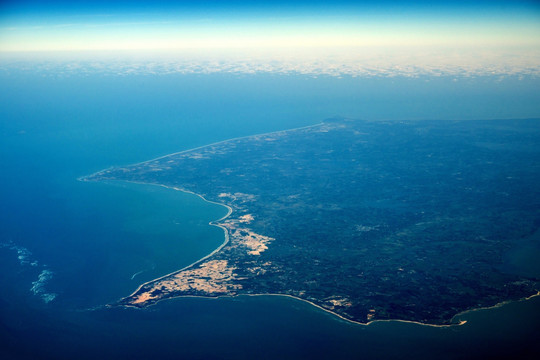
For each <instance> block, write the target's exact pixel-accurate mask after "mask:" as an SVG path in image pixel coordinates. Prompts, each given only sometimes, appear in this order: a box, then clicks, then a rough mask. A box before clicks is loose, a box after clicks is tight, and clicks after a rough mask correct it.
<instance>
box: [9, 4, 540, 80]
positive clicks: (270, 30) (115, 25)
mask: <svg viewBox="0 0 540 360" xmlns="http://www.w3.org/2000/svg"><path fill="white" fill-rule="evenodd" d="M0 14H1V15H0V54H4V55H6V54H13V53H19V54H20V53H21V52H23V53H26V54H32V56H38V57H39V56H40V55H39V54H45V53H46V52H47V53H50V52H51V51H52V52H58V51H61V52H62V54H67V53H75V52H78V53H81V52H82V54H87V55H88V56H90V55H91V54H93V53H96V52H98V51H100V52H103V51H105V52H107V51H117V50H130V51H132V52H138V53H140V54H145V55H148V54H151V53H159V54H163V53H172V54H178V53H186V54H187V53H190V52H197V51H199V52H205V51H206V52H208V51H213V52H217V53H219V54H221V55H222V56H224V57H226V56H234V55H237V54H244V55H246V54H247V55H246V56H253V55H254V54H265V55H264V56H266V57H271V58H273V59H277V60H282V59H283V58H284V57H287V56H291V55H295V56H296V57H297V58H298V57H300V58H301V57H302V56H304V57H305V58H306V59H307V58H309V59H312V60H313V59H314V58H323V57H328V56H329V54H334V55H336V54H337V55H339V56H342V55H347V56H344V57H343V59H348V60H343V61H344V62H345V61H349V62H351V61H352V62H354V61H355V59H357V60H358V61H360V60H362V61H367V60H366V58H373V57H376V58H378V59H382V58H384V56H385V54H386V55H387V56H390V57H391V58H392V64H393V65H388V66H399V65H400V63H401V64H402V65H403V66H410V65H411V64H414V63H417V62H418V61H419V60H417V59H415V58H414V56H412V55H413V54H422V56H421V58H422V61H423V62H424V63H426V64H427V63H437V62H441V61H442V62H446V63H449V64H450V65H452V64H454V65H456V66H465V67H467V66H474V63H475V62H476V63H479V64H480V65H481V66H484V67H485V66H486V65H485V64H486V62H488V63H490V64H491V65H494V64H495V65H497V64H499V67H500V68H503V67H512V66H517V65H516V64H518V63H519V64H520V65H519V67H520V68H522V69H525V68H527V69H529V70H530V69H531V68H538V67H539V66H540V61H539V59H540V2H537V1H442V2H436V5H433V4H432V1H415V2H411V1H385V0H379V1H351V2H347V1H271V2H270V1H197V2H182V1H180V2H178V1H152V2H149V1H116V2H111V1H99V0H98V1H96V0H94V1H82V2H76V3H74V2H72V1H46V2H43V1H25V0H17V1H3V2H1V5H0ZM36 52H37V53H36ZM428 53H429V55H428ZM36 54H37V55H36ZM306 54H307V55H306ZM445 54H448V56H446V55H445ZM337 55H336V56H337ZM443 58H445V59H443ZM400 59H401V60H400ZM334 60H335V57H334ZM377 61H379V60H377Z"/></svg>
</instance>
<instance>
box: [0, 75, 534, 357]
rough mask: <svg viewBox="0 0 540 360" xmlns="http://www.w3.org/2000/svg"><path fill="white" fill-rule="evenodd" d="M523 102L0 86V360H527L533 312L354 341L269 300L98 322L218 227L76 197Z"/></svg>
mask: <svg viewBox="0 0 540 360" xmlns="http://www.w3.org/2000/svg"><path fill="white" fill-rule="evenodd" d="M538 85H539V83H538V80H534V79H524V80H519V79H517V78H507V79H490V78H477V79H458V80H457V81H454V79H449V78H432V79H397V78H396V79H391V78H386V79H375V78H371V79H368V78H366V79H354V78H343V79H338V78H330V77H328V78H317V79H315V78H310V77H306V76H275V75H265V76H262V75H253V76H237V75H236V76H233V75H170V76H127V77H114V76H101V75H91V76H90V75H86V76H83V75H81V76H76V75H71V76H64V77H62V76H55V75H54V74H48V76H44V75H43V74H30V73H11V74H3V75H1V78H0V94H1V96H0V163H1V166H2V170H1V172H0V198H1V202H0V273H1V274H2V276H1V277H0V356H1V357H2V358H3V359H24V358H28V359H36V358H50V359H72V358H82V359H84V358H96V357H98V358H125V359H128V358H129V359H135V358H154V357H156V358H157V357H159V358H164V359H167V358H179V357H182V358H199V359H212V358H215V359H221V358H223V359H237V358H250V359H251V358H254V357H257V358H268V359H270V358H278V357H279V358H291V359H292V358H321V359H326V358H403V357H408V358H414V359H424V358H425V359H428V358H429V359H432V358H434V357H438V358H443V359H454V358H478V357H480V356H489V357H491V358H519V357H522V358H527V357H529V358H534V357H535V355H538V354H540V348H539V346H538V344H537V339H538V338H540V299H539V298H534V299H531V300H529V301H523V302H516V303H512V304H508V305H505V306H502V307H500V308H497V309H490V310H481V311H476V312H472V313H468V314H464V315H459V319H463V320H467V323H466V324H465V325H463V326H460V327H451V328H434V327H426V326H420V325H417V324H408V323H399V322H384V323H383V322H381V323H375V324H372V325H369V326H361V325H355V324H350V323H347V322H345V321H343V320H340V319H338V318H336V317H334V316H332V315H330V314H328V313H325V312H323V311H321V310H318V309H316V308H315V307H313V306H311V305H309V304H307V303H304V302H301V301H298V300H294V299H290V298H283V297H274V296H262V297H239V298H232V299H218V300H215V299H197V298H185V299H175V300H170V301H165V302H163V303H160V304H158V305H156V306H153V307H151V308H148V309H145V310H133V309H121V308H105V307H103V306H104V305H106V304H108V303H111V302H113V301H115V300H117V299H118V298H120V297H122V296H126V295H129V294H130V293H131V292H132V291H133V290H135V288H136V287H137V286H138V285H140V284H141V283H142V282H145V281H148V280H151V279H153V278H155V277H158V276H161V275H165V274H167V273H169V272H172V271H174V270H177V269H180V268H182V267H184V266H186V265H189V264H190V263H192V262H194V261H196V260H197V259H199V258H201V257H203V256H205V255H207V254H208V253H210V252H211V251H213V250H214V249H215V248H217V247H218V246H219V245H220V244H221V243H222V242H223V231H222V230H221V229H219V228H217V227H212V226H209V225H208V222H209V221H211V220H214V219H218V218H220V217H222V216H224V215H225V214H226V209H225V208H224V207H221V206H218V205H214V204H209V203H206V202H204V201H203V200H202V199H200V198H198V197H197V196H195V195H192V194H185V193H182V192H178V191H174V190H170V189H165V188H162V187H158V186H152V185H138V184H127V183H121V182H112V183H92V182H82V181H78V180H77V179H78V178H79V177H80V176H84V175H88V174H90V173H92V172H95V171H98V170H101V169H103V168H106V167H109V166H114V165H123V164H130V163H134V162H139V161H144V160H148V159H151V158H154V157H157V156H161V155H165V154H168V153H171V152H175V151H181V150H186V149H189V148H193V147H196V146H201V145H205V144H208V143H212V142H215V141H220V140H225V139H228V138H232V137H238V136H245V135H250V134H256V133H262V132H268V131H274V130H282V129H288V128H294V127H299V126H305V125H310V124H314V123H317V122H319V121H321V120H323V119H325V118H328V117H331V116H334V115H336V114H341V115H344V116H350V117H356V118H365V119H417V118H433V119H471V118H505V117H506V118H523V117H535V116H538V115H539V108H538V105H537V104H539V103H540V95H539V94H537V92H535V91H534V90H533V89H535V88H536V89H537V88H538ZM535 239H536V238H531V245H530V246H532V247H533V248H534V246H537V244H538V242H537V241H536V240H535ZM531 253H534V252H531V251H528V250H527V249H513V250H512V252H511V253H509V255H508V257H509V258H508V262H509V265H508V266H509V267H512V271H515V272H527V273H528V274H530V273H531V272H533V273H537V271H538V268H537V267H535V265H534V264H536V259H535V258H533V257H531V256H530V254H531ZM523 259H525V260H523ZM522 265H523V266H522Z"/></svg>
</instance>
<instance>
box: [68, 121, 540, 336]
mask: <svg viewBox="0 0 540 360" xmlns="http://www.w3.org/2000/svg"><path fill="white" fill-rule="evenodd" d="M324 124H325V123H324V122H321V123H318V124H314V125H308V126H304V127H299V128H293V129H288V130H278V131H273V132H268V133H261V134H255V135H248V136H242V137H236V138H231V139H227V140H223V141H218V142H215V143H211V144H207V145H203V146H199V147H196V148H192V149H188V150H183V151H179V152H175V153H171V154H168V155H164V156H159V157H157V158H154V159H150V160H146V161H142V162H139V163H135V164H130V165H127V166H138V165H144V164H146V163H149V162H152V161H155V160H159V159H163V158H166V157H169V156H174V155H178V154H183V153H188V152H192V151H196V150H199V149H202V148H206V147H210V146H213V145H217V144H222V143H226V142H230V141H235V140H240V139H248V138H252V137H258V136H265V135H271V134H280V133H287V132H292V131H297V130H302V129H306V128H312V127H317V126H321V125H324ZM115 167H116V166H112V167H109V168H107V169H104V170H100V171H98V172H95V173H93V174H90V175H87V176H82V177H79V178H78V179H77V180H79V181H94V180H88V178H90V177H93V176H95V175H98V174H100V173H102V172H104V171H106V170H109V169H112V168H115ZM97 181H101V180H97ZM105 181H117V182H126V183H134V184H141V185H155V186H161V187H164V188H167V189H171V190H177V191H182V192H184V193H189V194H193V195H196V196H198V197H199V198H201V199H202V200H204V201H206V202H208V203H211V204H217V205H222V206H224V207H226V208H227V210H228V212H227V214H226V215H225V216H223V217H221V218H219V219H216V220H212V221H210V222H209V223H208V225H211V226H217V227H219V228H221V229H222V230H223V231H224V235H225V239H224V241H223V243H222V244H221V245H220V246H219V247H217V248H216V249H215V250H214V251H212V252H211V253H209V254H208V255H206V256H204V257H202V258H200V259H198V260H196V261H195V262H193V263H191V264H190V265H187V266H185V267H183V268H181V269H179V270H176V271H173V272H171V273H169V274H166V275H163V276H160V277H158V278H155V279H152V280H150V281H147V282H145V283H143V284H141V285H139V286H138V287H137V289H136V290H135V291H133V292H132V293H131V294H130V295H128V296H126V297H125V298H128V297H131V296H133V295H135V294H136V293H137V292H138V291H139V290H140V289H141V288H142V287H144V286H145V285H148V284H151V283H153V282H155V281H159V280H162V279H165V278H167V277H169V276H173V275H176V274H178V273H180V272H182V271H185V270H187V269H189V268H191V267H193V266H195V265H197V264H199V263H201V262H203V261H205V260H207V259H209V258H210V257H212V256H214V255H215V254H216V253H218V252H219V251H221V250H222V249H223V248H224V247H225V245H227V244H228V243H229V241H230V235H229V232H228V230H227V229H226V228H225V227H224V226H222V225H220V224H219V223H218V222H220V221H222V220H224V219H226V218H228V217H229V216H230V215H231V214H232V213H233V209H232V207H231V206H229V205H227V204H224V203H220V202H216V201H211V200H208V199H206V198H205V197H204V196H203V195H201V194H198V193H195V192H193V191H189V190H186V189H182V188H179V187H176V186H167V185H164V184H159V183H148V182H142V181H141V182H139V181H129V180H116V179H113V180H105ZM241 296H251V297H254V296H282V297H288V298H292V299H296V300H299V301H303V302H305V303H308V304H310V305H312V306H314V307H316V308H318V309H320V310H323V311H324V312H326V313H329V314H331V315H334V316H337V317H338V318H339V319H341V320H344V321H346V322H349V323H352V324H357V325H365V326H367V325H370V324H373V323H377V322H403V323H411V324H417V325H423V326H429V327H439V328H447V327H453V326H461V325H464V324H466V323H467V320H461V321H458V322H456V323H450V324H430V323H422V322H419V321H414V320H402V319H376V320H371V321H368V322H365V323H364V322H360V321H355V320H351V319H348V318H346V317H344V316H342V315H340V314H338V313H336V312H334V311H332V310H329V309H326V308H324V307H322V306H320V305H318V304H316V303H314V302H312V301H309V300H306V299H302V298H299V297H297V296H294V295H288V294H278V293H266V294H236V295H218V296H197V295H178V296H172V297H168V298H165V299H157V300H155V301H153V302H151V303H149V304H145V305H143V306H134V305H129V304H109V305H106V306H107V307H113V306H122V307H132V308H137V309H142V308H146V307H150V306H153V305H156V304H157V303H159V302H160V301H162V300H170V299H177V298H191V297H192V298H204V299H219V298H234V297H241ZM536 296H540V291H539V290H537V293H536V294H532V295H530V296H527V297H524V298H521V299H516V300H504V301H501V302H499V303H497V304H495V305H493V306H485V307H479V308H472V309H468V310H464V311H461V312H459V313H457V314H455V315H454V316H452V318H451V319H450V320H449V321H450V322H452V321H453V320H454V319H455V318H456V317H458V316H461V315H465V314H467V313H470V312H474V311H479V310H489V309H495V308H499V307H502V306H504V305H506V304H509V303H514V302H520V301H526V300H529V299H532V298H534V297H536Z"/></svg>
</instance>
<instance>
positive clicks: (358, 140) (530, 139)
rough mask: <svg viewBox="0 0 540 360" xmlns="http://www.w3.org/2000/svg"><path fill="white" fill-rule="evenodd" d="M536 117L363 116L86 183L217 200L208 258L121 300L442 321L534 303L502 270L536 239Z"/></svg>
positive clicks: (539, 212)
mask: <svg viewBox="0 0 540 360" xmlns="http://www.w3.org/2000/svg"><path fill="white" fill-rule="evenodd" d="M538 139H540V122H538V121H535V120H493V121H461V122H458V121H407V122H399V121H386V122H385V121H378V122H377V121H361V120H351V119H344V118H334V119H329V120H326V121H324V122H323V123H321V124H317V125H314V126H309V127H305V128H299V129H292V130H287V131H278V132H273V133H268V134H262V135H254V136H249V137H244V138H237V139H232V140H227V141H223V142H220V143H215V144H211V145H208V146H204V147H200V148H197V149H193V150H188V151H183V152H179V153H175V154H171V155H168V156H164V157H161V158H158V159H154V160H150V161H147V162H143V163H139V164H135V165H130V166H125V167H114V168H110V169H107V170H103V171H100V172H98V173H95V174H92V175H90V176H87V177H85V178H83V180H85V181H110V180H121V181H132V182H140V183H148V184H159V185H163V186H167V187H170V188H174V189H177V190H182V191H187V192H192V193H195V194H198V195H200V196H202V197H203V198H204V199H206V200H208V201H211V202H215V203H220V204H223V205H226V206H228V207H229V208H230V212H229V214H228V215H227V216H226V217H225V218H223V219H220V220H216V221H215V222H214V223H213V224H214V225H216V226H220V227H221V228H223V229H224V231H225V242H224V244H223V245H222V246H221V247H220V248H219V249H217V250H216V251H215V252H213V253H212V254H210V255H209V256H207V257H206V258H204V259H201V260H200V261H198V262H196V263H195V264H193V265H190V266H188V267H187V268H184V269H181V270H179V271H177V272H174V273H172V274H169V275H165V276H163V277H161V278H159V279H155V280H153V281H150V282H147V283H145V284H142V285H141V286H140V287H139V288H138V289H136V291H135V292H134V293H133V294H131V295H129V296H127V297H125V298H123V299H121V300H119V301H118V303H117V304H116V305H122V306H134V307H146V306H149V305H152V304H154V303H156V302H158V301H160V300H164V299H170V298H175V297H180V296H202V297H222V296H236V295H260V294H280V295H287V296H293V297H296V298H299V299H303V300H306V301H309V302H311V303H313V304H315V305H317V306H319V307H321V308H323V309H325V310H328V311H330V312H333V313H335V314H337V315H339V316H341V317H342V318H344V319H348V320H351V321H355V322H360V323H368V322H371V321H375V320H387V319H398V320H404V321H415V322H420V323H424V324H433V325H448V324H451V323H452V321H453V320H452V319H453V317H454V316H455V315H456V314H458V313H460V312H463V311H467V310H470V309H474V308H479V307H489V306H494V305H496V304H498V303H500V302H503V301H507V300H517V299H521V298H524V297H527V296H531V295H533V294H537V293H538V289H539V288H540V286H539V285H540V282H539V280H540V279H539V278H538V277H536V276H535V275H531V274H525V273H523V272H520V271H519V270H515V268H513V267H512V265H511V264H509V263H508V254H509V252H511V251H512V249H515V248H519V247H520V246H524V245H525V244H530V243H531V242H534V241H536V242H537V243H538V229H539V228H540V182H539V181H538V179H539V178H540V161H539V160H538V159H540V142H539V141H538Z"/></svg>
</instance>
